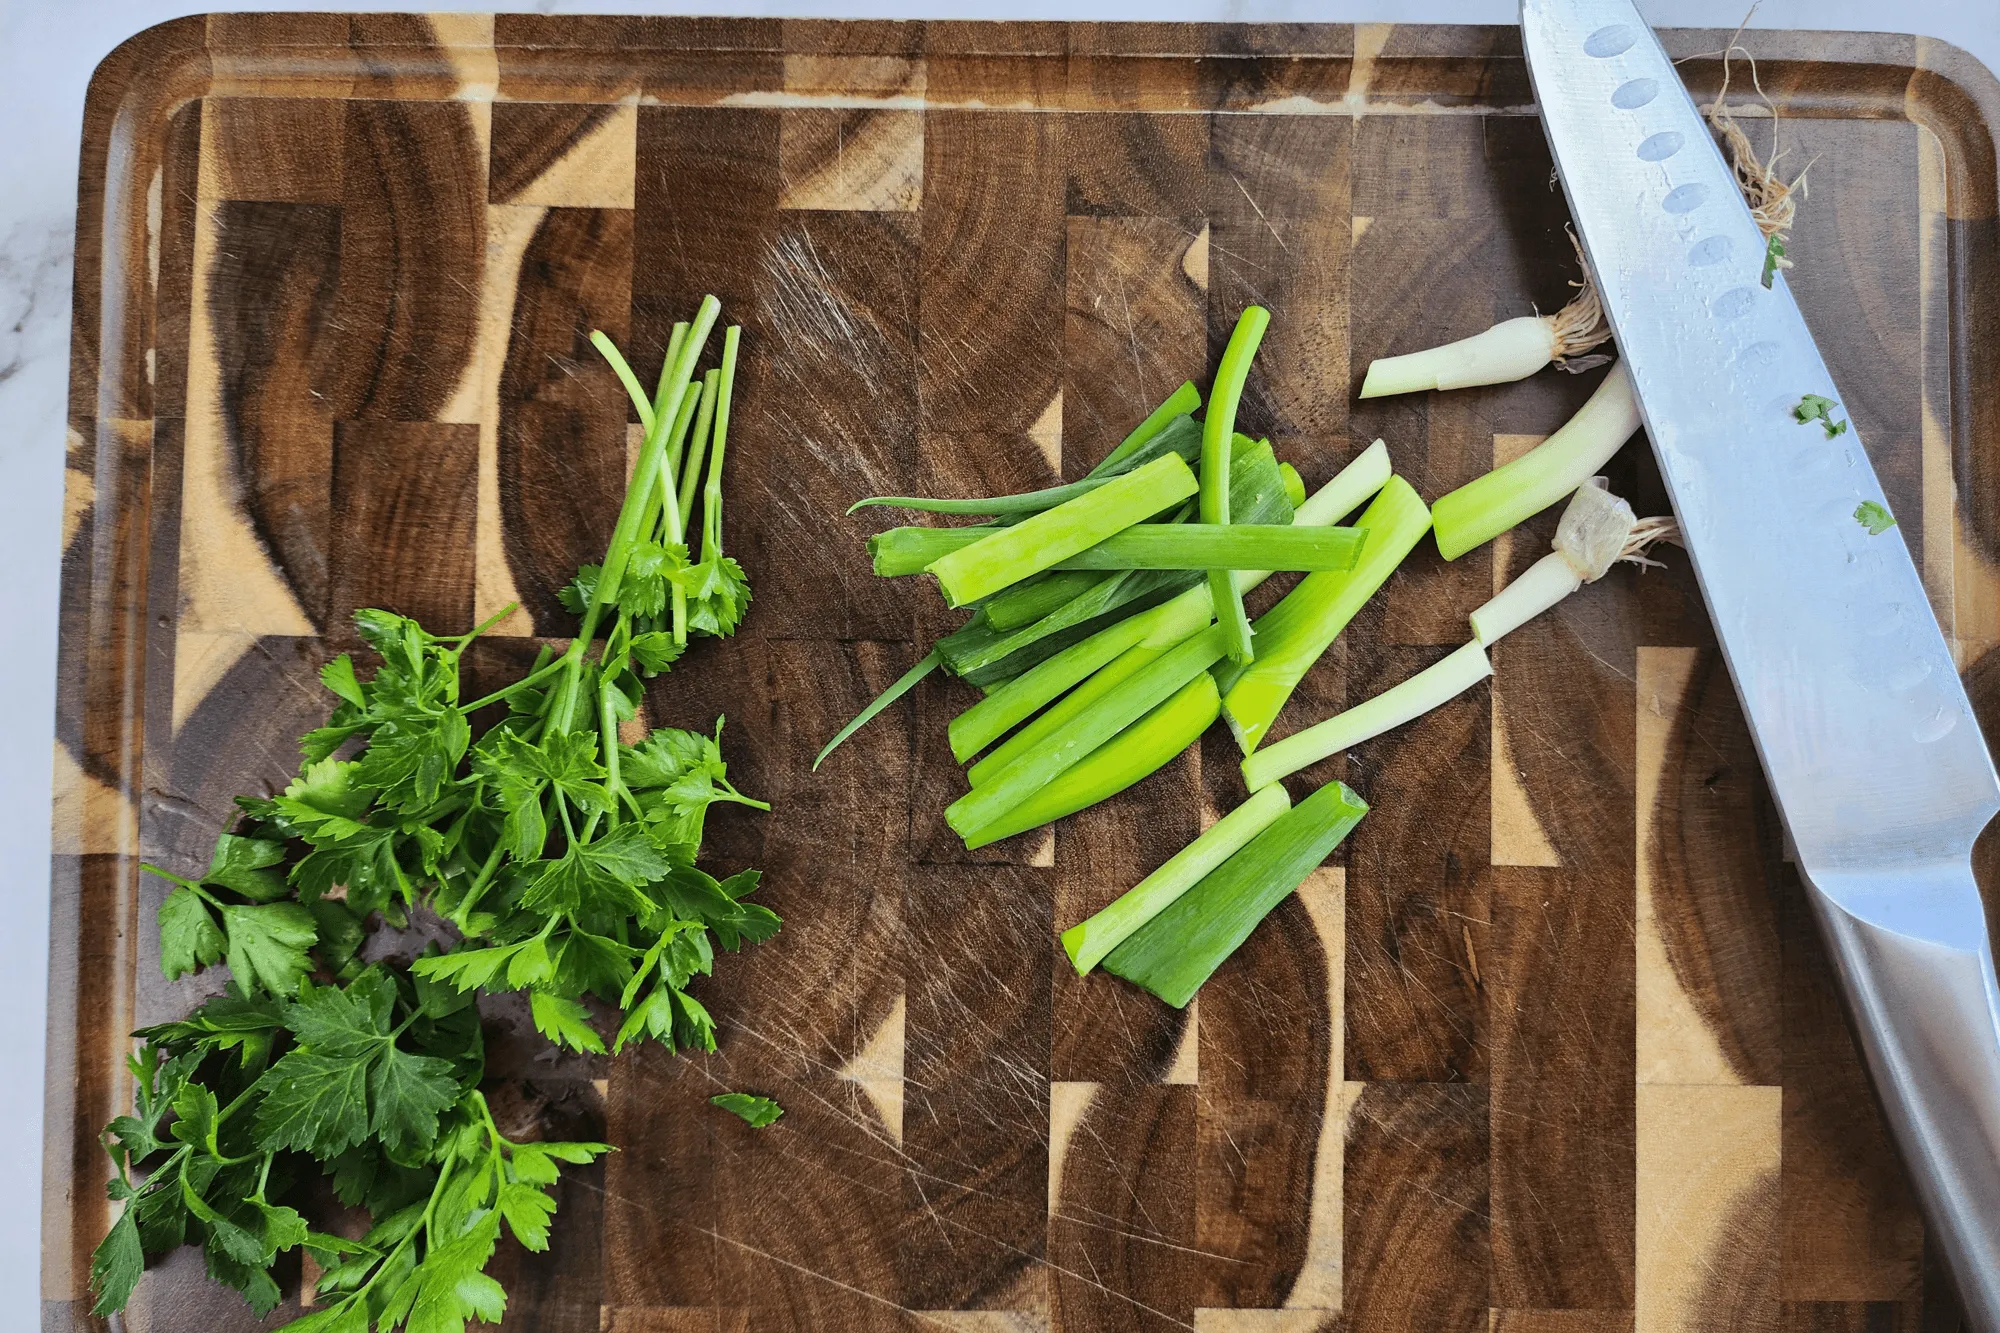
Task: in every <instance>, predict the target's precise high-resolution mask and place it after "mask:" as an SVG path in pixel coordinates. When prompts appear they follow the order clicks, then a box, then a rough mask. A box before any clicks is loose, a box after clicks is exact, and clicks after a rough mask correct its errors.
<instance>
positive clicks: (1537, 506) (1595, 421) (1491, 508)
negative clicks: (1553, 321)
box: [1431, 361, 1639, 560]
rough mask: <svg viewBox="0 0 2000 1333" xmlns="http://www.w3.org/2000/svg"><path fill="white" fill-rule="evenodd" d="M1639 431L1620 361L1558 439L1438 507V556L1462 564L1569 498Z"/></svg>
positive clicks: (1553, 437)
mask: <svg viewBox="0 0 2000 1333" xmlns="http://www.w3.org/2000/svg"><path fill="white" fill-rule="evenodd" d="M1638 429H1639V400H1638V399H1637V398H1636V397H1634V396H1633V393H1632V378H1631V376H1630V375H1628V374H1627V373H1626V371H1625V363H1624V362H1622V361H1621V362H1619V363H1618V364H1616V365H1614V366H1612V367H1611V373H1610V374H1608V375H1606V376H1605V377H1604V382H1603V383H1602V384H1599V385H1598V386H1597V391H1596V392H1595V393H1593V394H1591V395H1590V400H1589V401H1588V402H1586V403H1585V404H1584V405H1583V406H1582V407H1581V408H1579V409H1578V410H1577V413H1576V415H1575V416H1573V417H1571V418H1570V419H1569V421H1568V422H1567V423H1565V424H1564V425H1563V427H1562V428H1561V429H1560V430H1558V431H1557V432H1556V433H1555V434H1553V435H1551V436H1549V438H1548V439H1546V440H1543V441H1542V442H1541V443H1540V444H1538V445H1536V446H1535V447H1534V448H1532V449H1530V450H1529V451H1528V452H1527V453H1525V454H1522V455H1521V456H1520V457H1519V458H1517V459H1515V460H1514V461H1513V462H1511V463H1508V464H1506V465H1505V466H1503V467H1497V468H1495V469H1493V471H1491V472H1489V473H1487V474H1486V475H1485V476H1483V477H1480V478H1479V479H1477V480H1476V481H1471V482H1467V483H1466V484H1465V485H1463V486H1461V487H1459V488H1458V489H1457V490H1455V491H1453V492H1451V493H1450V494H1449V495H1446V496H1443V497H1442V498H1440V499H1439V500H1438V502H1437V504H1436V505H1434V506H1433V507H1432V510H1431V514H1432V519H1433V521H1434V522H1435V523H1436V525H1437V544H1438V553H1439V554H1440V555H1442V556H1444V558H1445V559H1447V560H1456V559H1457V558H1458V557H1459V556H1462V555H1464V554H1465V553H1466V552H1467V551H1470V550H1472V549H1474V548H1475V547H1478V546H1482V545H1484V544H1485V543H1487V542H1489V541H1491V540H1493V539H1494V538H1495V537H1497V536H1499V535H1500V534H1501V533H1503V532H1505V531H1507V529H1509V528H1511V527H1513V526H1514V525H1515V524H1517V523H1520V522H1522V521H1524V520H1526V519H1529V518H1532V517H1534V516H1535V515H1536V514H1539V513H1540V512H1541V511H1542V510H1544V509H1547V508H1548V507H1549V506H1550V505H1552V504H1554V503H1555V502H1556V501H1558V500H1561V499H1563V498H1565V497H1567V496H1568V495H1569V494H1570V493H1571V492H1573V491H1575V490H1576V488H1577V487H1579V486H1581V485H1582V484H1583V483H1584V482H1585V481H1586V480H1588V479H1589V478H1590V477H1591V476H1592V475H1593V474H1595V473H1596V472H1597V471H1598V469H1600V468H1602V467H1603V466H1604V465H1605V464H1606V463H1608V462H1609V461H1611V456H1612V455H1613V454H1615V453H1617V452H1618V450H1619V449H1620V448H1621V447H1623V445H1624V443H1625V441H1627V440H1629V439H1631V438H1632V435H1633V433H1634V432H1635V431H1637V430H1638Z"/></svg>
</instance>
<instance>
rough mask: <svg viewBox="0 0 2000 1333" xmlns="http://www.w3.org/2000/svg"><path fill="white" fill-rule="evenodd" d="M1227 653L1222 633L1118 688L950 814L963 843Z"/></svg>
mask: <svg viewBox="0 0 2000 1333" xmlns="http://www.w3.org/2000/svg"><path fill="white" fill-rule="evenodd" d="M1224 651H1225V644H1224V641H1223V639H1222V636H1221V631H1220V627H1214V628H1211V629H1209V630H1207V631H1204V632H1203V633H1200V634H1197V635H1195V636H1194V637H1193V638H1191V639H1189V640H1187V641H1186V642H1184V643H1181V644H1178V645H1176V646H1175V647H1174V648H1173V649H1172V650H1171V651H1169V652H1167V653H1166V654H1164V655H1163V656H1161V657H1160V659H1159V660H1158V661H1155V662H1152V663H1149V664H1148V665H1146V666H1143V667H1141V668H1140V669H1139V670H1137V671H1135V672H1133V673H1132V674H1131V675H1130V676H1127V677H1126V678H1125V679H1124V680H1122V681H1120V682H1118V684H1117V686H1116V687H1114V688H1113V689H1112V690H1110V691H1109V692H1108V693H1107V694H1106V695H1105V696H1104V698H1102V699H1100V700H1099V701H1098V703H1097V706H1096V707H1095V708H1092V709H1091V710H1090V711H1089V712H1087V713H1085V714H1084V715H1083V716H1081V717H1079V718H1077V719H1076V722H1075V724H1074V725H1072V726H1070V727H1067V728H1065V729H1064V730H1063V731H1062V732H1061V733H1060V734H1058V735H1056V736H1052V737H1050V738H1049V739H1048V740H1046V741H1044V742H1043V743H1042V744H1041V745H1039V746H1037V747H1035V748H1034V749H1032V750H1030V751H1028V752H1027V753H1026V754H1024V755H1022V756H1021V757H1020V758H1018V759H1016V760H1015V761H1014V762H1013V763H1012V764H1010V765H1008V766H1007V769H1006V771H1004V772H1001V773H996V774H994V775H993V777H992V778H991V779H990V780H988V781H987V782H986V783H985V784H984V785H982V786H979V787H975V788H974V789H973V790H971V791H970V792H967V793H966V794H965V795H964V796H961V797H960V798H959V799H958V800H956V801H953V802H952V803H951V805H950V807H949V808H947V809H946V810H945V822H946V823H948V824H950V825H951V827H952V828H953V830H955V831H956V832H957V833H958V834H959V835H960V836H961V837H967V836H970V835H972V834H975V833H977V832H978V831H979V830H981V829H983V828H985V827H986V826H987V825H989V824H991V823H993V822H994V821H995V820H997V819H999V818H1000V817H1001V816H1002V815H1004V814H1005V813H1006V812H1007V811H1009V810H1011V809H1013V808H1014V807H1015V806H1017V805H1019V804H1020V803H1021V802H1022V801H1025V800H1027V799H1028V797H1029V796H1031V795H1033V794H1034V793H1035V792H1036V791H1037V790H1039V789H1040V788H1041V787H1042V786H1043V785H1044V784H1046V783H1048V782H1051V781H1053V780H1054V779H1055V778H1057V777H1058V776H1060V775H1061V774H1062V773H1063V772H1064V771H1066V770H1067V769H1069V768H1070V767H1072V766H1073V765H1074V764H1076V763H1077V762H1078V761H1079V760H1081V759H1082V758H1083V757H1084V756H1085V755H1088V754H1089V753H1090V752H1091V751H1092V750H1095V749H1096V748H1097V747H1098V746H1100V745H1102V744H1104V742H1106V741H1108V740H1110V739H1111V738H1112V737H1113V736H1116V735H1117V734H1118V733H1119V732H1121V731H1123V730H1125V728H1127V727H1129V726H1131V725H1132V724H1133V723H1134V722H1137V721H1138V720H1139V719H1140V718H1142V717H1144V716H1145V715H1146V714H1147V713H1150V712H1151V711H1153V709H1155V708H1157V707H1159V706H1160V705H1161V704H1162V703H1165V702H1166V701H1167V700H1168V699H1169V698H1171V697H1172V696H1173V695H1174V694H1175V693H1177V692H1178V691H1179V690H1180V688H1181V687H1182V686H1183V685H1186V684H1187V683H1188V682H1189V681H1190V680H1193V679H1194V677H1195V675H1196V674H1197V673H1198V672H1202V671H1206V670H1207V669H1208V668H1209V667H1210V666H1212V665H1213V664H1214V663H1215V662H1216V661H1217V659H1219V658H1220V657H1221V656H1222V655H1223V652H1224Z"/></svg>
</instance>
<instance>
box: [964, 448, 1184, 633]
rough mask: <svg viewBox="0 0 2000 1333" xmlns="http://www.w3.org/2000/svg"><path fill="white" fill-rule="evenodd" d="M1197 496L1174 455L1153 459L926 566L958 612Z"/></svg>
mask: <svg viewBox="0 0 2000 1333" xmlns="http://www.w3.org/2000/svg"><path fill="white" fill-rule="evenodd" d="M1197 489H1198V485H1197V483H1196V481H1195V477H1194V473H1193V472H1191V471H1189V470H1188V465H1187V464H1186V463H1184V462H1182V461H1181V459H1180V458H1179V457H1178V456H1176V455H1172V454H1169V455H1167V456H1166V457H1164V458H1156V459H1154V460H1153V461H1152V462H1150V463H1148V464H1146V465H1145V466H1144V467H1141V468H1138V469H1136V470H1134V471H1132V472H1128V473H1125V474H1124V475H1123V476H1120V477H1115V478H1113V479H1112V480H1110V481H1108V482H1106V483H1105V484H1104V485H1102V486H1100V487H1098V488H1097V489H1096V490H1094V491H1092V492H1090V493H1089V494H1088V495H1080V496H1078V497H1077V498H1076V499H1074V500H1066V501H1064V502H1063V503H1062V504H1059V505H1057V506H1056V507H1055V508H1054V509H1046V510H1043V511H1042V512H1041V513H1039V514H1036V515H1035V516H1034V517H1032V518H1029V519H1025V520H1023V521H1022V522H1020V523H1017V524H1015V525H1014V526H1013V527H1011V528H1002V529H1000V530H999V531H998V532H994V533H991V534H989V535H988V536H987V537H985V538H984V539H982V540H980V541H976V542H974V543H973V544H972V545H970V546H967V547H965V548H964V549H963V550H958V551H953V552H951V553H950V554H949V555H946V556H942V557H940V558H939V559H938V560H936V561H934V562H932V564H931V566H930V572H931V573H932V574H933V575H934V576H936V578H937V581H938V586H939V587H940V588H941V589H943V591H944V596H945V600H946V601H947V602H949V603H950V604H951V605H953V606H964V605H965V604H966V603H967V602H976V601H978V600H979V599H980V598H982V597H986V596H990V595H991V594H993V593H996V592H998V591H1000V590H1001V589H1002V588H1005V587H1007V586H1008V585H1009V584H1012V583H1018V582H1020V581H1021V580H1022V579H1024V578H1026V577H1028V576H1029V575H1030V574H1039V573H1040V572H1041V571H1042V570H1045V569H1048V568H1050V567H1051V566H1053V565H1055V564H1056V563H1058V562H1059V561H1062V560H1065V559H1067V558H1069V557H1070V556H1072V555H1075V554H1076V553H1077V552H1078V551H1081V550H1085V549H1086V548H1088V547H1091V546H1095V545H1096V544H1097V543H1099V542H1101V541H1103V540H1104V539H1105V538H1106V537H1109V536H1110V535H1111V534H1112V533H1114V532H1122V531H1123V530H1124V529H1126V528H1129V527H1131V526H1132V525H1133V524H1134V523H1137V522H1139V521H1140V520H1142V519H1146V518H1150V517H1152V516H1153V515H1154V514H1157V513H1159V512H1160V511H1161V510H1162V509H1165V508H1166V507H1167V506H1169V505H1171V504H1173V503H1174V502H1175V501H1177V500H1185V499H1187V498H1188V497H1189V496H1191V495H1193V494H1194V493H1195V491H1196V490H1197Z"/></svg>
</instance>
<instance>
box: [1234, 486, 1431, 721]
mask: <svg viewBox="0 0 2000 1333" xmlns="http://www.w3.org/2000/svg"><path fill="white" fill-rule="evenodd" d="M1430 522H1431V515H1430V511H1429V510H1428V509H1426V508H1425V507H1424V502H1423V500H1422V498H1421V497H1419V496H1418V495H1417V493H1416V491H1415V490H1414V489H1413V488H1412V487H1411V486H1410V484H1409V483H1408V482H1407V481H1404V480H1403V479H1402V478H1401V477H1391V478H1390V479H1389V481H1388V484H1386V485H1385V486H1383V487H1382V490H1381V492H1380V493H1379V494H1378V495H1376V497H1375V500H1374V502H1373V503H1372V504H1370V505H1369V506H1368V508H1367V509H1366V510H1364V511H1362V514H1361V517H1360V519H1359V520H1358V521H1357V523H1356V526H1358V527H1363V528H1366V529H1367V530H1368V540H1367V544H1366V545H1365V546H1364V547H1362V550H1361V559H1360V561H1359V562H1358V563H1356V565H1355V566H1354V568H1353V569H1350V570H1347V571H1345V572H1343V573H1338V574H1308V575H1306V577H1305V578H1303V579H1301V580H1300V581H1299V585H1298V586H1297V587H1296V588H1293V589H1292V590H1291V592H1289V593H1287V594H1286V595H1285V597H1284V599H1283V600H1282V601H1280V602H1279V603H1278V604H1277V605H1276V606H1274V607H1272V608H1271V609H1270V610H1269V611H1267V612H1265V613H1264V614H1263V615H1262V616H1259V617H1258V618H1257V627H1256V630H1257V660H1256V661H1255V662H1253V663H1251V664H1250V665H1248V666H1237V665H1234V664H1232V665H1231V666H1230V667H1227V668H1225V669H1224V670H1222V671H1220V672H1218V673H1217V675H1218V677H1219V679H1220V681H1221V683H1222V687H1223V695H1222V716H1223V718H1224V719H1225V720H1226V721H1227V722H1228V723H1229V727H1230V730H1231V731H1233V732H1235V733H1236V742H1237V744H1238V745H1240V746H1241V747H1242V749H1243V753H1245V754H1249V753H1251V752H1252V751H1253V750H1255V749H1256V748H1257V746H1258V744H1259V743H1260V742H1261V741H1262V740H1263V739H1264V733H1265V732H1267V731H1269V730H1270V729H1271V724H1272V723H1273V722H1275V721H1276V720H1277V717H1278V713H1279V712H1280V711H1281V710H1282V709H1283V708H1284V706H1285V701H1286V700H1287V699H1289V698H1291V697H1292V691H1293V690H1294V689H1296V688H1297V687H1298V683H1299V681H1300V680H1302V679H1303V678H1304V677H1305V674H1306V672H1307V671H1309V670H1311V669H1312V665H1313V663H1315V662H1317V661H1319V659H1320V655H1321V654H1322V653H1324V652H1325V651H1326V650H1327V648H1328V647H1329V646H1330V645H1331V644H1332V643H1333V641H1334V640H1335V639H1336V638H1338V637H1339V636H1340V632H1341V631H1342V630H1344V629H1346V628H1347V622H1348V621H1350V620H1352V619H1353V618H1354V615H1355V613H1356V612H1357V611H1359V610H1360V609H1361V607H1362V606H1363V604H1365V603H1366V602H1367V601H1368V599H1369V598H1370V597H1373V596H1374V595H1375V593H1376V590H1377V589H1379V588H1380V587H1381V586H1382V585H1383V584H1384V583H1385V582H1387V581H1388V578H1389V576H1390V575H1391V574H1393V573H1395V572H1396V567H1397V566H1398V565H1400V564H1402V563H1403V560H1404V557H1406V556H1408V555H1409V553H1410V552H1411V550H1413V549H1414V548H1415V547H1416V544H1417V542H1418V541H1419V540H1420V539H1421V538H1422V537H1423V535H1424V533H1426V532H1428V531H1429V530H1430Z"/></svg>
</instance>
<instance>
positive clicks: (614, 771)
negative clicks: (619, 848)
mask: <svg viewBox="0 0 2000 1333" xmlns="http://www.w3.org/2000/svg"><path fill="white" fill-rule="evenodd" d="M613 692H614V691H613V686H612V684H611V682H610V681H609V680H607V681H605V682H604V683H603V684H602V685H600V686H598V689H597V696H598V703H599V708H600V711H601V713H602V715H603V718H604V723H603V726H604V772H605V775H606V776H605V787H606V789H607V790H609V791H610V792H611V808H610V811H609V813H610V816H611V827H612V828H617V827H618V791H619V789H620V788H621V787H623V786H624V785H625V784H624V783H622V782H620V781H619V780H618V715H617V714H616V713H614V712H613V711H612V709H611V698H612V694H613Z"/></svg>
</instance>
